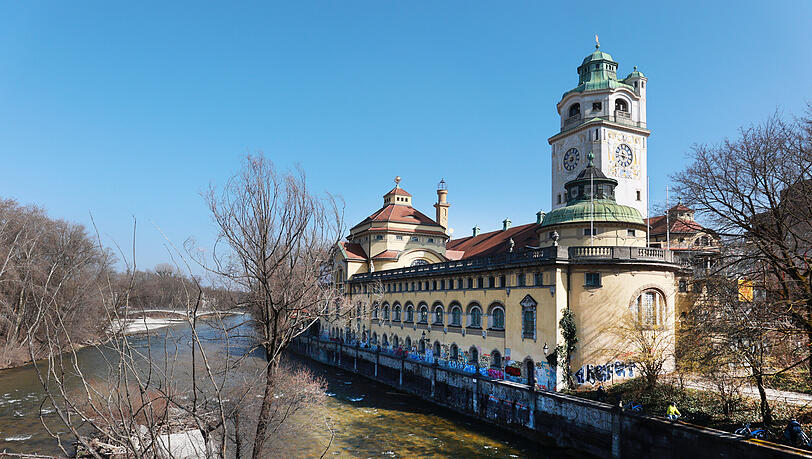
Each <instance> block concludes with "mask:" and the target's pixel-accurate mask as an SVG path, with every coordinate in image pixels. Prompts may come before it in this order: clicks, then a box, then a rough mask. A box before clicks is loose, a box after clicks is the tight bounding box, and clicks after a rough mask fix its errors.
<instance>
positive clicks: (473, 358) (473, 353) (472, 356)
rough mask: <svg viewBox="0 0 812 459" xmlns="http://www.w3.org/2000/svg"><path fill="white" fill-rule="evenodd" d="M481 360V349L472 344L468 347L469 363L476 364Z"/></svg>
mask: <svg viewBox="0 0 812 459" xmlns="http://www.w3.org/2000/svg"><path fill="white" fill-rule="evenodd" d="M477 362H479V350H477V348H476V346H471V348H470V349H468V363H469V364H471V365H476V364H477Z"/></svg>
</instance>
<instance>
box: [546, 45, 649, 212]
mask: <svg viewBox="0 0 812 459" xmlns="http://www.w3.org/2000/svg"><path fill="white" fill-rule="evenodd" d="M596 42H597V37H596ZM617 68H618V64H617V62H615V61H614V60H612V56H610V55H609V54H608V53H605V52H603V51H601V50H600V44H599V43H596V45H595V52H594V53H592V54H590V55H589V56H587V57H586V58H584V61H583V62H582V63H581V65H580V66H579V67H578V86H576V87H575V89H572V90H570V91H567V92H565V93H564V95H563V96H562V97H561V101H560V102H558V104H557V105H556V108H557V109H558V114H559V116H560V117H561V130H560V131H559V132H558V134H555V135H554V136H552V137H550V138H549V139H548V141H549V143H550V146H551V147H552V208H553V209H556V208H558V207H562V206H564V205H566V204H567V201H568V200H572V199H574V198H575V197H574V196H567V191H566V190H565V189H564V184H565V183H566V182H567V181H569V180H572V179H574V178H575V177H576V176H577V175H578V173H579V172H581V171H582V170H583V169H584V168H585V167H586V162H587V155H588V154H590V153H592V154H593V155H594V157H595V159H594V164H595V167H597V168H598V169H600V170H601V171H602V172H603V173H604V174H606V176H607V177H611V178H614V179H615V180H617V181H618V185H617V188H616V189H615V198H616V200H617V202H618V204H622V205H627V206H631V207H634V208H635V209H637V210H639V211H640V214H641V215H642V216H643V218H646V217H648V215H647V212H646V200H647V198H648V196H647V176H648V173H647V169H646V166H647V154H646V151H647V150H646V144H647V141H648V136H649V134H650V131H649V130H648V129H647V128H646V82H647V78H646V77H645V76H644V75H643V74H642V73H640V72H638V71H637V67H635V68H634V71H633V72H632V73H630V74H629V75H628V76H627V77H626V78H623V79H618V77H617Z"/></svg>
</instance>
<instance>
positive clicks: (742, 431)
mask: <svg viewBox="0 0 812 459" xmlns="http://www.w3.org/2000/svg"><path fill="white" fill-rule="evenodd" d="M734 433H735V434H737V435H744V436H746V437H747V438H758V439H759V440H763V439H764V437H766V436H767V431H766V430H764V429H751V428H750V423H745V424H744V427H741V428H739V429H736V431H735V432H734Z"/></svg>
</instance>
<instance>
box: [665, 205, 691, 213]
mask: <svg viewBox="0 0 812 459" xmlns="http://www.w3.org/2000/svg"><path fill="white" fill-rule="evenodd" d="M668 210H681V211H683V212H684V211H688V212H693V211H694V210H693V209H691V208H690V207H685V205H684V204H682V203H679V204H677V205H676V206H674V207H672V208H670V209H668Z"/></svg>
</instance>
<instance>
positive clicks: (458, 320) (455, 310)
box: [449, 305, 462, 327]
mask: <svg viewBox="0 0 812 459" xmlns="http://www.w3.org/2000/svg"><path fill="white" fill-rule="evenodd" d="M449 325H453V326H455V327H459V326H461V325H462V308H460V307H459V306H457V305H454V306H452V307H451V323H450V324H449Z"/></svg>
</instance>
